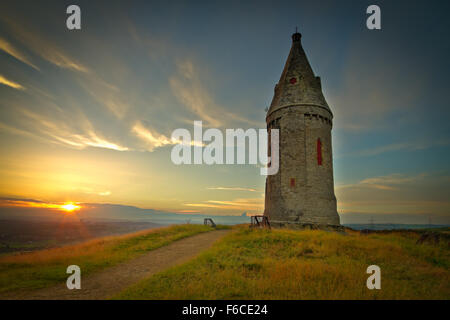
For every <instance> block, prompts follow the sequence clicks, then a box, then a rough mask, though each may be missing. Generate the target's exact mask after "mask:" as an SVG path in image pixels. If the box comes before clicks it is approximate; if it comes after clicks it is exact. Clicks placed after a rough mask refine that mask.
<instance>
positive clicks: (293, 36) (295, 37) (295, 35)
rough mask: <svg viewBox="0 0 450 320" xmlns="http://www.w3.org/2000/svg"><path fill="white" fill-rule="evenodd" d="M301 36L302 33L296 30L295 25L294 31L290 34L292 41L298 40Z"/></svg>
mask: <svg viewBox="0 0 450 320" xmlns="http://www.w3.org/2000/svg"><path fill="white" fill-rule="evenodd" d="M301 38H302V35H301V34H300V33H299V32H298V28H297V26H295V33H294V34H293V35H292V41H294V42H300V39H301Z"/></svg>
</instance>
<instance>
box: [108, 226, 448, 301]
mask: <svg viewBox="0 0 450 320" xmlns="http://www.w3.org/2000/svg"><path fill="white" fill-rule="evenodd" d="M419 236H420V234H419V233H415V232H393V233H386V234H377V233H375V234H370V235H360V234H359V232H353V231H348V232H347V234H346V235H343V234H338V233H335V232H326V231H293V230H272V231H270V230H250V229H249V228H248V227H242V226H241V227H237V228H235V230H234V231H233V232H232V233H230V234H228V235H226V236H225V237H224V238H223V239H221V240H220V241H219V242H217V243H216V244H215V245H214V246H213V247H212V248H211V249H209V250H207V251H206V252H204V253H203V254H201V255H200V256H198V257H197V258H195V259H194V260H191V261H190V262H188V263H186V264H183V265H181V266H176V267H173V268H170V269H168V270H166V271H164V272H161V273H158V274H156V275H154V276H152V277H150V278H148V279H146V280H143V281H141V282H139V283H137V284H136V285H134V286H132V287H130V288H128V289H126V290H124V291H123V292H122V293H120V294H118V295H117V296H115V297H114V298H116V299H450V273H449V266H450V253H449V252H450V251H449V247H448V244H447V243H442V242H441V243H440V244H439V245H431V244H421V245H416V241H417V239H418V238H419ZM372 264H375V265H378V266H379V267H380V268H381V290H369V289H367V287H366V280H367V278H368V276H369V275H368V274H366V269H367V267H368V266H369V265H372Z"/></svg>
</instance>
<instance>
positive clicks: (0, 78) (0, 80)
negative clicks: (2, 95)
mask: <svg viewBox="0 0 450 320" xmlns="http://www.w3.org/2000/svg"><path fill="white" fill-rule="evenodd" d="M0 83H1V84H4V85H5V86H8V87H11V88H14V89H17V90H25V88H24V87H23V86H22V85H20V84H18V83H17V82H14V81H12V80H8V79H6V78H5V77H4V76H2V75H1V74H0Z"/></svg>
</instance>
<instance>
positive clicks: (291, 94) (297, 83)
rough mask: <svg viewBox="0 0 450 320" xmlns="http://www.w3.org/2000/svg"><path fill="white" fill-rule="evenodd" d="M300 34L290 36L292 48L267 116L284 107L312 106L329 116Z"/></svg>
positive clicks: (328, 109)
mask: <svg viewBox="0 0 450 320" xmlns="http://www.w3.org/2000/svg"><path fill="white" fill-rule="evenodd" d="M301 37H302V35H301V33H299V32H298V30H297V27H296V32H295V33H294V34H292V47H291V50H290V52H289V56H288V58H287V60H286V64H285V66H284V69H283V72H282V74H281V77H280V80H279V81H278V84H277V85H276V86H275V94H274V97H273V100H272V103H271V105H270V108H269V111H268V112H267V116H269V115H270V114H271V113H272V112H274V111H276V110H278V109H281V108H284V107H286V106H294V105H297V106H302V105H305V106H309V105H314V106H317V107H319V108H323V109H325V110H326V111H328V112H329V113H330V114H331V110H330V108H329V106H328V104H327V102H326V100H325V98H324V96H323V93H322V86H321V83H320V78H319V77H316V76H315V74H314V71H313V70H312V68H311V65H310V64H309V61H308V58H307V57H306V53H305V51H304V50H303V47H302V44H301Z"/></svg>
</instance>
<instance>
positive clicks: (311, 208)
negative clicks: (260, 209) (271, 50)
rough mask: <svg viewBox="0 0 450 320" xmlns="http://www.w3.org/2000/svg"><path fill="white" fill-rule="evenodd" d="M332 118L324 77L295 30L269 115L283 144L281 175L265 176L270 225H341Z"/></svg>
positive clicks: (280, 152) (280, 158) (269, 121)
mask: <svg viewBox="0 0 450 320" xmlns="http://www.w3.org/2000/svg"><path fill="white" fill-rule="evenodd" d="M332 119H333V114H332V113H331V110H330V108H329V106H328V104H327V102H326V101H325V98H324V96H323V94H322V87H321V82H320V78H319V77H316V76H315V75H314V72H313V70H312V69H311V66H310V64H309V62H308V59H307V57H306V54H305V51H304V50H303V48H302V44H301V34H300V33H297V32H296V33H294V34H293V35H292V47H291V51H290V53H289V56H288V58H287V61H286V65H285V66H284V70H283V73H282V74H281V78H280V81H279V82H278V84H277V85H276V86H275V93H274V96H273V100H272V103H271V105H270V108H269V110H268V111H267V116H266V123H267V131H268V133H269V135H270V130H271V129H279V142H280V145H279V150H280V151H279V170H278V173H277V174H275V175H272V176H267V179H266V196H265V210H264V215H266V216H268V217H269V219H270V222H271V223H272V224H274V225H277V224H278V223H280V224H286V223H298V224H320V225H339V215H338V213H337V209H336V197H335V195H334V182H333V156H332V151H331V127H332ZM269 148H270V146H269ZM269 154H270V151H269Z"/></svg>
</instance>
